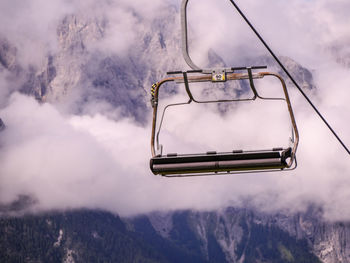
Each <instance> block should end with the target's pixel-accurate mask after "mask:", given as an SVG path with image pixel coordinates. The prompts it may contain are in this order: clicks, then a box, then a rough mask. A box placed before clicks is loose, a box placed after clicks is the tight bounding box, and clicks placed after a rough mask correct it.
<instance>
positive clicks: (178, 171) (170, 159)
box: [150, 0, 299, 177]
mask: <svg viewBox="0 0 350 263" xmlns="http://www.w3.org/2000/svg"><path fill="white" fill-rule="evenodd" d="M187 3H188V0H183V2H182V11H181V20H182V53H183V57H184V59H185V61H186V63H187V64H188V65H189V66H190V67H191V68H192V69H193V70H190V71H175V72H168V75H172V76H171V77H168V78H165V79H163V80H161V81H160V82H158V83H156V84H154V85H153V86H152V89H151V95H152V97H151V103H152V107H153V122H152V135H151V152H152V158H151V160H150V169H151V171H152V172H153V174H155V175H162V176H166V177H185V176H200V175H215V174H230V173H248V172H262V171H264V172H266V171H281V170H291V169H294V168H295V167H296V158H295V154H296V150H297V146H298V142H299V135H298V130H297V126H296V122H295V119H294V114H293V110H292V106H291V102H290V99H289V95H288V91H287V88H286V84H285V82H284V80H283V78H282V77H281V76H280V75H278V74H276V73H271V72H256V73H255V72H253V70H258V69H260V70H261V69H265V68H266V66H255V67H254V66H253V67H239V68H224V69H205V70H203V69H201V68H199V67H198V66H197V65H196V64H194V63H193V61H192V59H191V58H190V56H189V54H188V44H187V42H188V41H187V17H186V16H187V14H186V8H187ZM237 71H238V72H239V73H237ZM266 76H272V77H274V78H277V79H278V80H279V82H280V83H281V87H282V89H283V94H284V98H280V99H281V100H283V101H285V103H286V106H287V109H288V112H289V118H290V122H291V126H292V138H291V142H292V145H291V146H290V147H287V148H282V147H275V148H272V149H269V150H255V151H252V150H249V151H244V150H232V151H231V152H213V151H212V152H206V153H194V154H166V155H163V153H162V146H161V145H160V144H159V140H158V138H159V133H160V129H161V125H159V128H158V129H157V116H158V100H159V90H160V89H161V88H162V86H163V84H165V83H167V82H176V83H184V87H185V89H186V93H187V95H188V98H189V100H188V102H187V103H180V104H189V103H203V102H199V101H197V100H196V99H195V98H194V97H193V95H192V93H191V88H190V86H191V85H190V84H191V83H196V82H212V83H214V84H215V83H217V82H226V81H238V80H244V79H246V80H248V81H249V86H250V89H251V91H252V94H253V96H252V97H251V98H248V99H232V100H217V101H207V102H204V103H212V102H218V103H221V102H232V103H235V102H237V103H238V102H240V101H247V100H251V101H254V100H273V99H275V98H264V97H262V96H260V94H259V93H258V91H257V89H256V88H255V86H254V79H263V78H264V77H266ZM176 105H179V104H173V105H167V106H166V107H165V109H164V111H163V114H162V117H161V121H160V123H161V122H162V121H163V118H164V113H165V111H166V109H167V107H169V106H176ZM156 149H158V151H156Z"/></svg>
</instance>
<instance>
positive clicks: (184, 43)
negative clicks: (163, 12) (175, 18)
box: [181, 0, 201, 70]
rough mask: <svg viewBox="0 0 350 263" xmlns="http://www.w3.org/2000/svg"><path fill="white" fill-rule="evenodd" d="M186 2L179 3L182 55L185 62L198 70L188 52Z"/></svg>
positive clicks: (186, 0)
mask: <svg viewBox="0 0 350 263" xmlns="http://www.w3.org/2000/svg"><path fill="white" fill-rule="evenodd" d="M187 4H188V0H182V4H181V30H182V55H183V57H184V59H185V61H186V63H187V65H188V66H189V67H190V68H191V69H193V70H200V69H201V68H200V67H198V66H197V65H196V64H194V62H193V61H192V59H191V57H190V55H189V53H188V34H187Z"/></svg>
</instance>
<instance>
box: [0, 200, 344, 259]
mask: <svg viewBox="0 0 350 263" xmlns="http://www.w3.org/2000/svg"><path fill="white" fill-rule="evenodd" d="M18 208H19V206H16V208H14V209H17V210H18ZM9 209H10V208H9V207H7V211H9ZM3 211H4V210H3ZM349 229H350V225H349V224H343V223H327V222H324V221H322V220H321V219H320V211H319V210H317V209H310V210H309V211H307V212H305V213H299V214H287V213H279V214H273V215H272V214H265V213H261V212H256V211H254V210H249V209H237V208H227V209H225V210H222V211H217V212H195V211H177V212H172V213H152V214H149V215H142V216H138V217H135V218H120V217H118V216H116V215H112V214H110V213H107V212H102V211H88V210H77V211H67V212H53V213H48V214H41V215H36V216H34V215H24V216H21V217H9V216H2V217H1V218H0V234H1V235H0V248H1V249H0V260H1V261H4V262H23V261H26V262H28V261H35V262H87V261H96V260H97V259H99V260H102V261H105V262H140V261H142V262H232V263H236V262H242V263H243V262H276V263H277V262H298V263H299V262H326V263H336V262H350V257H349V245H348V244H347V243H348V242H347V240H348V238H349Z"/></svg>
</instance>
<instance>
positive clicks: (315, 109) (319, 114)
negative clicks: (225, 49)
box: [229, 0, 350, 155]
mask: <svg viewBox="0 0 350 263" xmlns="http://www.w3.org/2000/svg"><path fill="white" fill-rule="evenodd" d="M229 1H230V2H231V3H232V5H233V6H234V7H235V8H236V10H237V11H238V13H239V14H240V15H241V16H242V18H243V19H244V20H245V21H246V23H247V24H248V25H249V27H250V28H251V29H252V30H253V31H254V33H255V35H256V36H257V37H258V38H259V40H260V41H261V42H262V43H263V44H264V46H265V48H266V49H267V50H268V51H269V52H270V54H271V56H272V57H273V58H274V59H275V60H276V62H277V63H278V64H279V65H280V67H281V68H282V70H283V71H284V72H285V73H286V74H287V76H288V77H289V78H290V80H291V81H292V82H293V84H294V85H295V86H296V87H297V89H298V90H299V91H300V93H301V94H302V95H303V96H304V98H305V99H306V100H307V102H308V103H309V104H310V105H311V107H312V108H313V109H314V111H315V112H316V113H317V114H318V116H319V117H320V118H321V119H322V121H323V122H324V123H325V124H326V126H327V127H328V129H329V130H330V131H331V132H332V133H333V135H334V136H335V137H336V138H337V140H338V141H339V143H340V144H341V145H342V146H343V147H344V149H345V150H346V151H347V153H348V154H349V155H350V150H349V149H348V148H347V146H346V145H345V143H344V142H343V141H342V140H341V139H340V137H339V136H338V135H337V133H336V132H335V131H334V129H333V128H332V127H331V125H330V124H329V123H328V122H327V120H326V119H325V118H324V117H323V116H322V114H321V113H320V112H319V111H318V109H317V108H316V106H315V105H314V104H313V103H312V101H311V100H310V99H309V97H308V96H307V95H306V94H305V92H304V91H303V90H302V89H301V88H300V87H299V85H298V83H297V82H296V81H295V80H294V78H293V77H292V75H291V74H290V73H289V72H288V70H287V69H286V68H285V67H284V65H283V64H282V62H281V61H280V60H279V59H278V57H277V56H276V55H275V54H274V52H273V51H272V50H271V48H270V47H269V46H268V45H267V43H266V42H265V41H264V39H263V38H262V37H261V35H260V34H259V33H258V31H256V29H255V28H254V26H253V25H252V24H251V23H250V21H249V20H248V18H247V17H246V16H245V15H244V14H243V12H242V11H241V9H240V8H239V7H238V6H237V4H236V3H235V2H234V1H233V0H229Z"/></svg>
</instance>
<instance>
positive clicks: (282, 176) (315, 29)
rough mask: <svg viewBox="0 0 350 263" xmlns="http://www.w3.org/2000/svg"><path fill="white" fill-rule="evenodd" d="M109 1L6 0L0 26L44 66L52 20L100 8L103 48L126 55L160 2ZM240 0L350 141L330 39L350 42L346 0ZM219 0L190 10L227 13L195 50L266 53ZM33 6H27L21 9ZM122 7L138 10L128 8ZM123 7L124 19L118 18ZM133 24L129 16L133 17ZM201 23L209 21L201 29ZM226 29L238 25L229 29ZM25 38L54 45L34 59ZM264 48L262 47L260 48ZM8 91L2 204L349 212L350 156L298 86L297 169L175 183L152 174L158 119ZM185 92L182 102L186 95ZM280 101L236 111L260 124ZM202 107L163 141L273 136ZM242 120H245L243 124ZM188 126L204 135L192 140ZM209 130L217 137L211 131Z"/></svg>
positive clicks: (1, 147)
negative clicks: (65, 106) (79, 110)
mask: <svg viewBox="0 0 350 263" xmlns="http://www.w3.org/2000/svg"><path fill="white" fill-rule="evenodd" d="M109 2H110V3H111V4H112V8H110V9H109V10H107V9H106V7H111V5H107V4H106V5H105V4H103V3H102V4H101V5H97V2H95V1H88V2H86V1H63V2H62V1H53V2H52V3H51V1H50V5H47V4H45V3H42V1H39V0H32V1H29V2H28V3H27V4H26V5H25V4H23V3H22V2H21V3H19V2H18V3H17V5H16V3H15V2H13V1H5V2H2V3H1V5H2V6H1V7H2V8H0V10H2V13H4V14H5V13H6V12H5V10H7V11H8V15H4V16H3V15H2V16H1V21H2V22H4V23H0V24H2V28H1V30H0V33H1V34H3V35H5V36H6V37H7V38H8V39H9V40H16V39H19V40H18V41H19V42H18V43H19V44H18V46H17V48H18V52H19V53H20V54H21V53H22V52H23V53H26V55H23V57H21V56H19V57H20V58H21V60H22V61H21V63H23V64H31V63H38V62H37V61H38V60H40V59H41V58H40V56H42V57H44V56H45V55H46V52H47V51H48V50H52V49H54V48H55V45H56V44H57V43H56V41H57V39H56V37H55V27H56V26H57V23H58V22H59V21H60V19H61V18H62V17H63V16H64V15H66V14H69V13H74V12H76V11H77V10H90V11H89V12H91V13H94V12H93V11H91V10H96V16H99V15H101V14H102V16H105V17H106V18H107V19H108V21H109V26H108V28H109V30H107V31H106V32H105V34H106V35H107V36H105V38H104V40H102V42H101V45H100V46H98V45H97V47H96V48H98V49H100V50H104V47H105V48H106V49H107V50H108V52H113V44H112V43H115V44H116V47H115V48H116V52H117V51H119V50H125V49H126V50H128V47H129V45H128V44H130V45H132V43H133V41H137V39H136V38H135V36H136V35H134V34H133V30H135V31H142V30H149V27H146V26H142V25H140V23H137V21H136V20H134V19H135V16H132V15H131V16H129V15H130V14H132V13H133V12H134V11H135V10H136V11H137V12H139V13H140V14H142V15H143V16H145V17H147V18H148V19H149V20H150V21H152V18H153V17H154V16H155V15H156V12H155V11H159V10H161V8H162V7H163V3H161V1H156V2H154V1H152V4H150V3H149V2H146V1H133V2H132V3H131V4H130V3H129V2H128V1H109ZM194 2H195V1H194ZM237 3H238V4H239V5H240V6H241V7H242V9H243V10H244V11H246V13H247V15H248V16H249V17H251V18H252V22H253V23H255V24H258V25H259V29H261V31H262V34H263V35H264V36H266V39H267V41H268V42H270V43H272V47H273V49H274V50H277V52H278V53H279V54H283V55H287V56H290V57H292V58H295V59H296V60H297V61H299V62H300V63H301V64H303V65H306V66H308V67H310V69H312V70H313V74H314V78H315V83H316V86H317V91H315V92H314V93H313V94H312V96H313V100H314V101H315V104H317V105H318V106H319V108H320V111H321V112H323V113H324V114H325V117H326V118H327V119H329V121H330V123H331V124H332V125H333V126H334V128H335V129H336V130H337V131H338V133H339V135H340V136H341V137H342V138H343V140H344V142H345V143H346V144H347V145H349V144H350V125H349V113H350V106H349V103H348V100H349V92H348V89H347V86H348V84H349V83H350V77H348V76H347V75H349V74H348V71H349V69H348V68H346V67H344V66H343V65H341V64H339V63H337V62H336V59H335V58H334V57H333V56H332V55H331V53H329V52H327V50H328V48H329V46H330V45H331V44H332V43H334V42H336V41H342V42H344V41H346V39H347V37H348V36H349V34H350V31H349V29H347V27H346V25H347V24H348V23H347V22H348V21H347V19H348V16H347V15H346V12H345V11H346V10H349V9H348V4H347V3H346V1H341V0H338V1H336V3H335V4H334V1H332V2H331V1H329V0H328V1H327V0H319V1H301V0H293V1H288V2H286V1H269V3H268V4H266V3H265V2H264V4H262V3H260V2H259V3H257V1H253V0H251V1H237ZM51 4H52V5H51ZM211 4H212V1H211V2H210V1H207V2H206V4H205V5H204V4H203V5H202V7H201V8H198V9H195V11H193V12H197V13H196V15H195V16H197V17H198V18H200V17H203V16H201V13H202V14H203V13H204V14H208V13H211V14H216V16H215V17H218V21H217V23H215V27H214V28H212V29H210V30H208V27H210V26H212V25H211V24H210V23H203V24H202V23H200V25H199V26H198V27H196V26H193V34H194V37H195V38H198V39H199V37H200V36H201V37H204V39H203V40H198V41H202V43H203V46H202V47H201V48H200V49H198V50H196V52H197V54H194V55H193V57H194V58H196V59H199V60H200V59H202V58H201V53H200V52H198V51H201V52H202V53H203V52H204V51H205V50H207V49H208V48H209V47H213V48H214V49H215V50H216V51H217V52H218V53H219V54H220V55H221V56H222V57H223V58H224V59H225V60H226V63H233V62H235V61H239V60H243V59H245V57H244V56H241V57H240V58H239V57H238V54H239V53H240V52H242V48H243V47H244V48H243V50H244V51H247V52H248V51H249V52H250V51H252V53H249V54H252V55H257V54H258V55H261V54H263V52H264V51H263V50H262V49H261V47H259V45H258V44H249V45H248V46H247V45H246V44H247V43H253V41H252V39H253V37H252V36H251V35H249V34H248V33H247V32H248V31H247V29H244V27H242V26H243V25H242V26H241V25H236V24H234V23H231V22H230V19H231V10H228V9H227V8H224V10H227V12H226V11H223V12H222V13H221V10H222V9H220V8H219V7H221V5H220V6H216V7H212V5H211ZM96 6H98V8H97V7H96ZM194 6H195V4H193V6H192V7H191V6H190V8H193V7H194ZM223 6H224V5H223ZM90 7H96V8H95V9H91V8H90ZM330 7H332V8H330ZM159 8H160V9H159ZM217 8H219V9H217ZM43 9H44V10H46V11H47V12H40V13H43V14H45V15H42V16H41V17H38V16H37V15H36V11H37V12H39V11H38V10H43ZM24 10H28V12H27V13H23V12H24ZM113 10H114V11H116V13H113V12H112V11H113ZM117 10H119V12H118V11H117ZM123 10H129V11H128V13H127V14H125V12H122V11H123ZM10 14H13V15H10ZM20 14H25V15H20ZM114 14H118V15H117V16H116V17H114V18H112V17H113V15H114ZM336 17H340V18H341V19H336ZM129 18H130V19H129ZM126 21H131V24H128V23H126ZM132 21H134V22H132ZM190 22H191V21H190ZM125 23H126V24H127V25H125ZM192 23H193V21H192ZM226 24H227V25H229V28H230V29H232V28H231V25H234V26H233V29H234V30H232V31H233V32H234V34H233V35H232V36H230V35H229V34H226V33H225V34H222V32H221V31H220V30H218V31H215V28H216V27H220V28H221V26H222V27H225V28H227V25H226ZM44 25H45V27H44ZM130 25H134V26H135V27H136V26H137V28H133V26H130ZM202 25H205V27H203V28H202ZM305 25H307V26H305ZM125 27H126V28H127V30H126V31H130V32H129V33H128V34H127V35H125V38H124V37H122V38H120V37H119V38H118V37H117V36H120V34H118V32H119V31H122V32H123V33H124V30H125ZM15 28H16V30H22V31H26V32H27V34H28V33H32V34H31V36H32V37H31V38H28V39H27V38H26V37H25V36H26V35H24V37H23V36H22V35H21V34H20V33H18V32H17V31H16V30H15ZM204 29H207V32H208V31H209V32H214V33H213V34H204V33H203V32H202V31H201V30H204ZM179 30H180V27H179ZM223 31H224V32H229V30H228V29H225V30H223ZM230 32H231V31H230ZM46 33H48V34H49V35H48V37H47V38H46V37H43V35H45V34H46ZM245 34H248V35H245ZM45 36H46V35H45ZM315 39H317V41H315ZM36 41H38V42H36ZM104 41H105V42H104ZM194 41H195V40H194ZM48 43H49V44H48ZM55 43H56V44H55ZM231 43H233V44H232V45H230V44H231ZM28 45H29V46H30V45H32V46H33V50H34V51H35V50H38V49H41V47H42V46H46V47H48V46H49V47H50V48H48V49H47V48H44V49H43V50H44V51H42V52H29V53H31V55H33V54H38V55H37V56H36V55H35V56H34V57H30V56H29V54H28V52H26V51H25V50H26V48H24V46H26V47H28ZM193 45H195V43H193ZM255 48H257V49H258V51H253V50H255ZM320 51H322V52H320ZM254 52H255V53H254ZM343 55H344V56H346V55H347V54H343ZM179 56H180V54H179ZM231 58H232V59H231ZM236 58H237V60H236ZM169 68H171V65H169ZM6 74H8V73H7V72H6V70H2V71H1V72H0V75H1V79H0V80H1V82H0V83H4V86H6V87H7V86H9V87H10V86H11V80H9V79H8V78H7V77H6ZM8 93H9V92H1V93H0V94H1V96H2V98H1V99H2V100H3V101H4V106H3V107H2V108H1V110H0V117H1V118H2V119H3V120H4V122H5V123H6V126H7V129H6V130H5V131H4V132H2V133H1V134H0V200H1V203H3V204H7V203H11V202H13V201H14V200H16V199H17V198H18V196H19V195H29V196H32V197H33V198H34V199H35V200H36V201H37V202H36V203H35V205H34V206H33V207H32V209H34V210H38V211H46V210H51V209H69V208H80V207H86V208H99V209H107V210H110V211H112V212H116V213H119V214H121V215H124V216H128V215H135V214H139V213H147V212H150V211H154V210H161V211H169V210H176V209H199V210H212V209H219V208H223V207H226V206H242V205H247V204H249V205H252V206H255V207H259V208H260V209H263V210H267V211H279V210H291V211H293V212H295V211H303V210H304V209H306V208H307V207H308V206H309V205H310V204H316V205H319V206H320V207H322V209H323V211H324V215H325V217H326V218H327V219H330V220H349V219H350V210H349V209H348V200H349V197H350V176H349V175H350V161H349V156H348V155H347V154H346V152H345V151H344V149H342V148H341V147H340V146H339V145H338V143H337V142H336V140H335V139H334V138H333V137H332V136H331V134H330V132H329V131H328V130H327V129H326V128H325V127H324V125H323V123H322V122H321V121H320V120H319V119H318V117H317V116H316V115H315V114H314V112H313V111H312V110H311V108H310V107H309V106H308V105H307V104H306V103H305V101H304V100H303V99H302V98H301V97H300V95H299V94H298V92H297V91H296V90H295V89H293V88H292V87H291V88H290V93H291V97H292V102H293V105H294V110H295V115H296V119H297V123H298V127H299V132H300V136H301V141H300V146H299V149H298V153H297V154H298V168H297V170H295V171H292V172H288V173H278V172H277V173H272V174H269V173H265V174H249V175H246V174H245V175H233V176H219V177H215V176H214V177H209V178H189V179H170V180H169V179H165V178H161V177H155V176H153V175H152V174H151V172H150V170H149V164H148V162H149V158H150V119H149V121H148V123H147V124H146V125H141V124H139V123H137V122H136V121H135V120H133V119H131V118H127V117H123V116H120V117H119V118H118V119H110V118H108V115H104V114H101V113H98V112H96V113H92V112H91V111H90V114H89V115H76V114H72V113H69V112H68V113H67V112H62V111H60V110H59V109H58V108H57V107H56V106H55V105H53V104H49V103H44V104H39V103H38V102H37V101H35V100H34V98H31V97H28V96H26V95H21V94H19V93H16V92H15V93H12V95H11V96H8ZM177 96H179V97H180V98H181V96H182V93H181V92H180V93H179V94H178V95H177ZM274 107H275V106H267V107H263V106H261V107H259V105H258V106H255V108H254V107H252V108H251V107H248V106H246V105H245V106H240V107H239V108H238V110H239V109H241V110H242V111H240V112H245V113H246V114H248V113H249V115H254V118H255V119H254V120H255V121H258V120H259V119H261V118H264V114H265V115H266V113H265V112H263V110H264V109H265V108H266V110H267V111H271V113H274V109H275V108H274ZM201 112H202V110H201V109H194V110H193V111H192V112H191V114H187V113H186V112H182V111H181V110H180V113H179V112H178V113H174V114H173V115H172V118H173V119H174V122H175V123H176V122H178V123H181V122H185V123H186V126H182V127H181V126H180V127H179V126H176V125H173V126H172V123H173V122H169V124H168V126H167V131H166V132H165V135H164V140H166V141H167V142H168V143H170V144H171V143H173V142H174V141H177V144H176V145H175V146H179V145H180V146H181V147H182V149H184V150H188V151H191V150H193V149H198V150H207V149H206V147H208V145H209V142H210V143H211V142H212V143H213V144H214V145H215V146H218V147H220V146H223V147H226V142H225V141H222V140H217V139H218V138H225V137H230V135H232V134H235V132H236V131H237V132H243V134H246V136H245V137H243V138H242V140H240V141H238V142H237V143H242V147H243V146H244V145H243V142H244V143H246V142H250V141H253V142H254V143H252V147H254V146H255V144H256V143H258V144H259V143H260V144H261V145H263V144H264V143H266V140H263V139H262V136H261V133H263V132H265V131H266V132H267V130H265V128H264V130H263V132H261V133H260V134H259V133H256V132H254V131H255V130H256V129H257V127H256V125H254V122H252V123H249V125H248V126H247V125H246V126H244V120H245V118H244V117H242V115H237V114H235V113H237V112H239V111H237V109H234V110H233V111H232V112H233V113H232V116H231V115H230V116H226V117H222V116H220V115H219V114H218V112H217V111H216V110H215V109H210V110H209V111H208V115H204V114H201ZM186 114H187V115H186ZM150 117H151V116H150ZM275 119H283V115H280V114H279V113H277V115H275V118H274V119H273V120H275ZM193 120H196V121H195V122H194V121H193ZM208 123H217V125H216V126H217V127H221V128H218V129H214V128H213V126H209V127H208ZM276 123H277V124H274V123H273V122H271V125H277V126H276V127H278V123H280V122H279V121H278V122H276ZM194 124H195V125H194ZM240 126H242V127H245V128H244V129H243V130H237V127H240ZM184 127H185V128H184ZM198 127H203V129H208V130H207V133H206V134H205V136H207V139H206V140H204V142H201V143H200V144H197V143H196V141H195V139H197V138H196V137H197V136H196V133H197V132H198ZM259 127H260V126H259ZM224 128H228V129H227V130H225V129H224ZM268 128H269V127H267V128H266V129H268ZM191 129H193V130H194V134H195V136H192V137H191V136H187V137H185V136H183V135H184V133H187V131H188V130H191ZM196 129H197V130H196ZM276 129H277V130H278V128H276ZM276 129H275V130H276ZM212 133H217V134H219V136H216V137H215V138H211V137H210V134H212ZM282 134H283V135H284V133H282ZM248 135H249V136H248ZM237 136H242V134H238V135H237ZM276 137H277V138H278V139H279V138H280V137H281V143H283V142H284V140H285V138H284V136H283V138H282V136H281V135H279V133H278V134H277V135H272V137H271V138H272V139H273V138H276ZM179 138H180V139H179ZM184 138H185V139H184ZM271 138H270V139H271ZM287 139H288V138H287ZM210 140H212V141H210ZM253 144H254V145H253ZM239 146H241V145H239Z"/></svg>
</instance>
